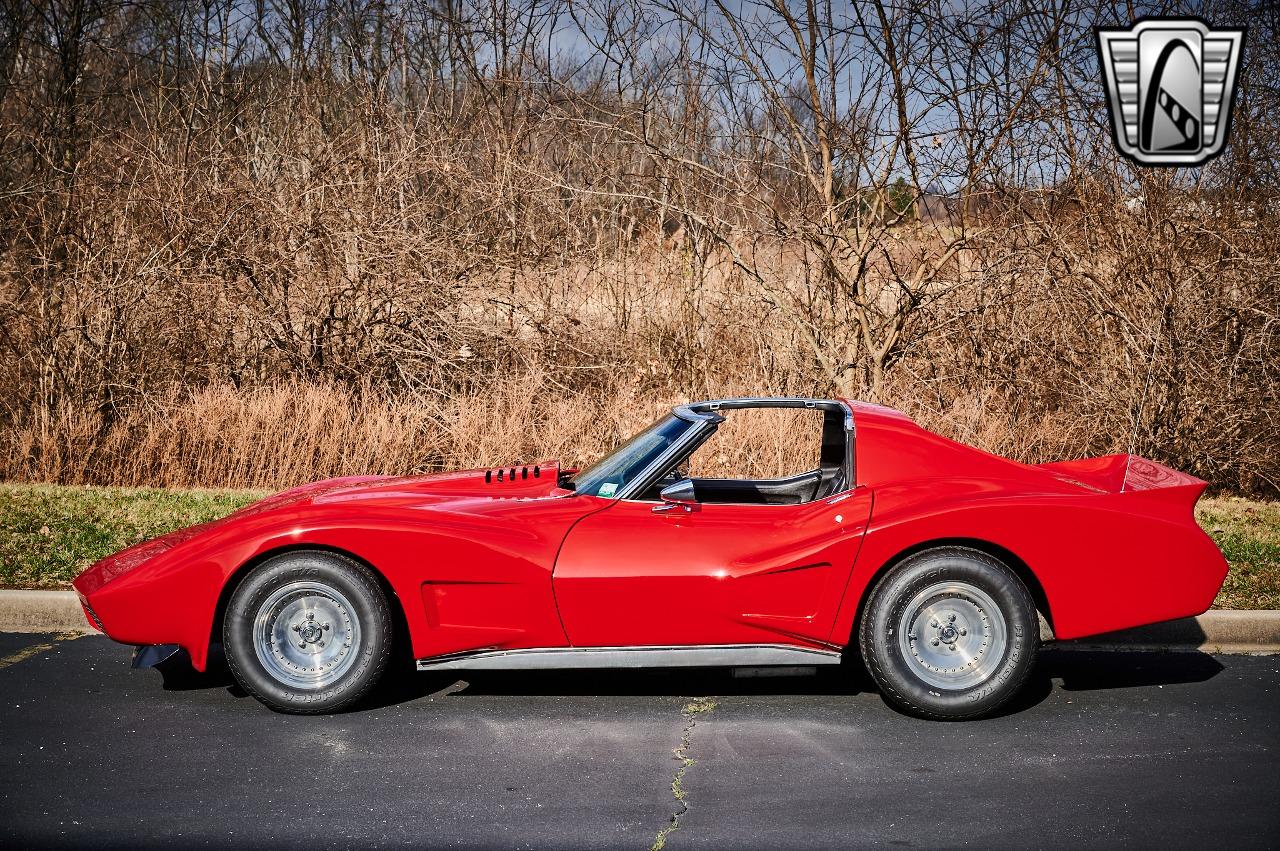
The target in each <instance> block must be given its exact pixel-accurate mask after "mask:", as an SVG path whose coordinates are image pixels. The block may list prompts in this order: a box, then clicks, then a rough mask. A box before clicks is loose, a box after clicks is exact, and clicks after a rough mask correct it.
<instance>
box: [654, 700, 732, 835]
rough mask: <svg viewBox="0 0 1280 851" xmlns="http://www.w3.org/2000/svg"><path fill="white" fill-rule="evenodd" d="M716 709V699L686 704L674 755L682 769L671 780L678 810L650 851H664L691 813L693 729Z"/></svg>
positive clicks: (672, 814)
mask: <svg viewBox="0 0 1280 851" xmlns="http://www.w3.org/2000/svg"><path fill="white" fill-rule="evenodd" d="M715 708H716V701H715V698H712V697H698V698H694V699H693V700H691V701H689V702H688V703H686V704H685V707H684V710H683V711H682V712H681V715H683V716H684V721H685V724H684V732H683V733H682V734H681V735H680V744H679V746H677V747H676V749H675V750H674V751H672V753H673V754H674V757H673V758H674V759H675V760H677V761H678V762H679V763H680V767H679V768H678V769H676V773H675V775H674V776H673V777H672V778H671V794H672V795H674V796H675V799H676V808H675V811H674V812H672V813H671V818H670V820H669V821H668V822H667V824H666V826H665V827H663V828H662V830H659V831H658V835H657V836H656V837H654V840H653V844H652V845H650V846H649V851H662V848H663V846H665V845H666V844H667V837H668V836H670V835H671V834H673V833H675V832H676V831H677V830H679V829H680V817H681V816H683V815H684V814H685V813H687V812H689V804H688V802H687V797H688V795H687V793H686V792H685V790H684V773H685V772H686V771H688V770H689V768H690V767H691V766H693V765H694V764H695V763H696V762H697V760H696V759H694V758H692V757H691V756H689V745H690V744H691V742H692V740H693V728H694V727H696V726H698V716H700V715H703V714H705V713H707V712H710V711H711V710H713V709H715Z"/></svg>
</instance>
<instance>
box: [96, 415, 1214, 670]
mask: <svg viewBox="0 0 1280 851" xmlns="http://www.w3.org/2000/svg"><path fill="white" fill-rule="evenodd" d="M761 407H791V408H809V409H812V410H814V411H815V412H816V413H817V414H818V415H820V416H821V417H822V437H821V450H820V459H819V465H818V468H817V469H815V470H811V471H808V472H806V473H804V474H802V475H799V476H794V477H790V478H787V479H772V480H748V479H700V480H699V479H688V478H685V477H683V476H682V475H680V474H679V465H680V464H681V463H683V460H684V459H687V458H688V457H689V456H690V454H691V453H692V452H694V451H695V450H697V449H698V447H700V446H701V445H702V444H703V443H705V442H706V441H707V440H708V439H710V437H711V436H712V435H714V434H715V432H716V430H717V428H718V427H719V425H720V423H721V422H723V420H724V418H725V415H726V414H728V413H729V412H731V411H735V410H739V409H746V408H761ZM628 453H630V454H629V455H628ZM619 459H621V460H619ZM624 462H625V463H624ZM611 463H612V466H610V464H611ZM626 464H629V465H630V466H626ZM602 465H603V467H604V468H605V469H604V471H603V472H601V471H600V469H599V468H600V467H601V466H602ZM602 465H597V467H595V468H592V469H589V470H586V471H583V472H581V473H578V472H577V471H565V470H561V469H560V468H559V466H558V464H557V463H556V462H554V461H551V462H546V463H541V464H536V465H513V466H504V467H498V468H489V469H479V470H467V471H462V472H452V473H443V474H435V475H422V476H407V477H383V476H363V477H354V478H343V479H333V480H329V481H324V482H318V483H315V484H309V485H305V486H302V487H299V488H295V489H292V490H288V491H285V492H283V493H280V494H276V495H275V496H271V497H268V498H266V499H264V500H262V501H260V502H258V503H255V504H253V505H250V506H248V507H246V508H243V509H241V510H239V511H237V512H235V513H233V514H231V515H230V516H228V517H226V518H223V519H221V520H218V521H215V522H212V523H208V524H204V525H201V526H195V527H191V528H188V529H182V530H179V531H176V532H173V533H171V534H168V535H164V536H162V537H160V538H157V539H155V540H151V541H147V542H144V543H140V544H137V545H135V546H132V547H130V548H128V549H126V550H123V551H122V552H119V553H117V554H115V555H113V556H111V557H109V558H106V559H103V560H102V561H100V562H98V563H97V564H95V565H93V566H92V567H90V568H89V569H88V570H86V571H85V572H84V573H82V574H81V575H80V576H79V577H78V578H77V579H76V580H75V582H74V586H75V589H76V591H77V593H78V594H79V597H80V600H81V602H82V603H83V605H84V608H85V612H86V615H87V617H88V618H89V620H90V622H91V623H92V624H93V625H94V626H95V627H97V628H98V629H100V630H102V631H103V632H105V633H106V634H107V635H108V636H109V637H111V638H113V639H115V640H116V641H120V642H123V643H127V644H134V645H143V646H150V645H176V646H178V647H181V648H182V649H183V650H185V651H186V653H187V654H188V655H189V656H190V661H191V664H192V665H193V666H194V667H195V668H196V669H198V670H203V669H204V668H205V666H206V665H207V663H208V659H209V654H210V648H211V646H212V645H215V644H217V643H218V641H219V635H220V633H219V630H220V628H221V622H222V619H223V617H224V612H225V611H226V609H227V606H228V603H229V600H230V599H231V595H232V593H233V591H234V589H235V588H236V587H237V584H238V583H239V582H241V581H242V580H243V578H244V577H245V576H246V575H249V574H250V573H252V571H254V569H255V567H256V566H258V565H261V564H263V563H264V561H266V560H268V559H270V558H272V557H275V556H279V555H281V554H287V553H290V552H295V551H303V550H305V551H309V552H317V551H318V552H322V553H323V552H328V553H334V554H340V555H341V556H343V557H344V558H348V559H350V560H352V561H353V562H356V563H358V564H360V565H362V566H364V567H365V568H366V569H367V570H368V571H369V572H370V573H372V574H373V575H374V576H375V577H376V580H377V582H378V584H379V585H380V586H381V588H382V590H383V592H384V593H385V595H386V598H387V600H388V601H390V604H391V608H392V609H393V610H398V613H399V615H402V616H403V622H404V623H405V624H406V625H407V628H408V635H409V642H410V644H411V647H412V655H413V657H414V658H415V659H416V660H417V665H418V667H419V669H424V670H428V669H476V668H530V667H633V666H648V665H744V666H757V665H814V664H824V663H835V662H838V661H839V660H840V658H841V655H842V654H843V653H844V651H845V650H846V648H848V647H849V646H850V644H851V641H853V640H854V636H855V634H856V633H855V631H856V628H857V624H858V622H859V620H860V617H861V616H862V614H863V611H864V607H865V606H866V605H867V600H868V597H869V594H870V591H871V589H872V588H873V587H874V585H875V583H876V582H877V580H878V579H880V578H881V577H883V576H884V575H885V574H886V572H888V571H890V570H891V569H892V568H894V566H895V565H898V564H900V563H902V562H903V560H904V559H907V558H909V557H911V556H912V555H913V554H916V553H920V552H923V551H928V550H930V549H933V548H940V547H961V548H968V549H971V550H973V551H976V552H980V553H984V554H986V555H987V556H989V557H991V558H993V559H996V560H998V561H999V562H1000V563H1001V564H1003V565H1005V566H1007V568H1008V569H1009V571H1010V572H1012V573H1013V574H1015V575H1016V576H1017V578H1018V580H1019V581H1020V582H1021V583H1022V584H1023V585H1025V588H1026V590H1027V592H1028V593H1029V594H1030V597H1031V598H1032V599H1033V600H1034V602H1035V606H1036V608H1037V609H1038V610H1039V613H1040V614H1041V615H1043V617H1044V618H1045V619H1046V620H1047V621H1048V623H1049V624H1050V625H1051V626H1052V630H1053V633H1054V635H1055V637H1057V638H1059V639H1073V638H1081V637H1084V636H1090V635H1095V634H1098V633H1103V632H1108V631H1112V630H1118V629H1123V628H1126V627H1132V626H1137V625H1140V624H1147V623H1153V622H1157V621H1164V620H1169V619H1173V618H1180V617H1184V616H1188V615H1195V614H1199V613H1201V612H1203V611H1205V610H1206V609H1207V608H1208V607H1209V605H1210V603H1211V602H1212V600H1213V598H1214V596H1215V594H1216V593H1217V591H1218V589H1219V587H1220V586H1221V584H1222V582H1223V580H1224V578H1225V576H1226V572H1227V565H1226V562H1225V560H1224V558H1223V556H1222V554H1221V552H1220V551H1219V550H1218V548H1217V546H1216V545H1215V544H1214V542H1213V541H1212V539H1210V538H1209V537H1208V536H1207V535H1206V534H1205V533H1204V532H1203V531H1202V530H1201V529H1200V528H1199V526H1198V525H1197V524H1196V522H1195V520H1194V517H1193V514H1192V509H1193V507H1194V505H1195V502H1196V500H1197V499H1198V497H1199V495H1200V494H1201V492H1202V491H1203V490H1204V488H1205V483H1204V482H1203V481H1201V480H1199V479H1196V478H1194V477H1191V476H1188V475H1185V474H1183V473H1179V472H1177V471H1175V470H1172V469H1170V468H1168V467H1165V466H1163V465H1161V464H1158V463H1156V462H1153V461H1149V460H1146V459H1143V458H1138V457H1136V456H1131V455H1113V456H1107V457H1102V458H1092V459H1086V460H1078V461H1066V462H1057V463H1051V464H1042V465H1029V464H1022V463H1018V462H1015V461H1012V460H1008V459H1005V458H1001V457H997V456H994V455H991V454H989V453H986V452H983V451H981V450H979V449H975V448H973V447H969V446H966V445H963V444H960V443H957V442H955V441H952V440H949V439H947V438H944V437H942V436H940V435H937V434H934V433H932V432H929V431H927V430H925V429H923V428H921V427H920V426H919V425H917V424H916V423H915V422H913V421H912V420H911V419H909V418H908V417H907V416H905V415H903V414H902V413H899V412H897V411H894V410H891V409H889V408H885V407H881V406H878V405H872V404H867V403H860V402H852V401H848V400H844V399H834V400H823V399H795V398H784V399H767V398H760V399H725V400H717V401H709V402H700V403H695V404H689V405H682V406H679V407H677V408H675V409H674V410H673V412H672V413H671V414H670V416H668V417H666V418H664V419H662V420H660V421H659V422H658V423H656V424H655V425H654V426H653V427H651V428H650V429H647V430H646V431H645V432H642V433H641V435H639V436H638V437H637V438H636V439H635V440H633V441H632V442H631V443H629V444H627V445H625V446H624V447H622V448H621V449H620V450H618V451H617V452H615V453H613V454H611V455H610V456H609V457H608V458H606V459H605V460H604V461H603V462H602ZM624 466H626V469H625V471H622V468H623V467H624ZM575 474H576V475H575ZM602 476H603V478H602ZM953 617H954V616H953ZM295 628H296V626H295ZM934 643H935V644H936V643H937V642H936V641H935V642H934Z"/></svg>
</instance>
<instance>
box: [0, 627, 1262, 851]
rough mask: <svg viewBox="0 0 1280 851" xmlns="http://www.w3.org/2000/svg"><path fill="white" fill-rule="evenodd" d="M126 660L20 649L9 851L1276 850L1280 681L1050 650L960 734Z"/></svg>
mask: <svg viewBox="0 0 1280 851" xmlns="http://www.w3.org/2000/svg"><path fill="white" fill-rule="evenodd" d="M129 656H130V651H129V648H126V647H122V646H120V645H117V644H113V643H112V642H110V641H107V640H106V639H103V638H99V637H85V638H75V639H60V638H59V637H57V636H33V635H12V634H0V844H3V845H5V846H14V847H27V848H31V847H49V846H77V847H101V848H125V847H128V848H146V847H158V846H165V847H175V846H182V847H213V848H259V847H266V846H270V847H272V848H300V849H311V851H315V849H323V848H346V847H366V846H379V847H438V848H565V849H567V848H578V847H584V848H585V847H600V848H606V847H607V848H634V849H647V848H651V847H652V846H653V845H654V843H655V842H656V841H658V840H659V837H661V838H662V840H663V841H665V847H666V848H667V849H671V850H672V851H679V849H682V848H715V847H725V848H737V849H751V848H783V847H796V848H857V847H870V846H877V847H885V846H892V847H902V848H912V847H920V848H930V849H938V848H963V847H970V848H983V849H987V848H1032V847H1043V848H1053V847H1070V848H1092V847H1096V848H1115V847H1118V846H1120V845H1127V846H1130V847H1152V848H1161V849H1169V848H1203V847H1206V846H1213V847H1217V848H1232V849H1235V848H1249V847H1258V848H1261V847H1274V846H1277V845H1280V759H1277V756H1278V755H1280V724H1278V723H1277V722H1280V657H1274V656H1272V657H1244V656H1219V657H1212V656H1206V655H1202V654H1198V653H1178V654H1142V653H1088V652H1083V651H1061V650H1059V651H1047V652H1044V653H1042V655H1041V659H1040V664H1039V667H1038V669H1037V672H1036V674H1035V675H1034V680H1033V683H1032V685H1031V687H1030V688H1029V689H1028V690H1027V692H1026V693H1025V694H1024V696H1023V698H1022V699H1021V700H1020V701H1019V702H1018V703H1017V705H1015V706H1013V707H1010V709H1009V710H1008V711H1007V712H1005V713H1003V714H1002V715H1001V716H999V717H996V718H992V719H987V720H983V721H976V722H965V723H959V724H941V723H932V722H928V721H919V720H916V719H913V718H909V717H905V716H903V715H900V714H898V713H896V712H894V711H893V710H891V709H889V708H888V707H887V706H886V705H885V704H884V703H883V702H882V701H881V700H880V698H879V696H878V695H877V694H875V692H874V690H873V689H872V688H871V686H870V685H869V683H868V682H867V680H866V675H865V674H864V673H861V672H860V671H859V670H858V669H856V668H851V669H850V670H840V671H824V672H822V673H821V675H819V676H815V677H787V678H778V677H770V678H734V677H733V676H732V675H731V673H730V672H728V671H724V670H717V671H681V672H646V673H640V674H634V673H633V674H608V673H599V672H580V673H575V672H558V673H552V674H544V673H539V674H536V675H532V674H530V675H524V674H520V675H511V674H498V673H491V674H488V675H486V676H484V677H479V676H477V677H475V678H474V679H471V680H469V681H453V680H449V679H441V678H440V677H438V676H436V677H434V678H433V676H432V675H413V674H410V675H408V676H406V677H404V678H402V679H401V680H400V682H399V685H398V686H397V687H395V688H392V689H388V690H386V691H385V692H384V693H383V694H381V695H380V697H379V699H378V700H377V701H376V702H375V703H374V704H373V705H371V706H368V707H366V708H364V709H361V710H359V711H355V712H351V713H348V714H345V715H340V716H334V717H290V716H284V715H277V714H274V713H272V712H270V711H268V710H267V709H265V708H264V707H262V706H261V705H259V704H258V703H257V702H256V701H254V700H253V699H251V698H248V697H246V696H245V695H244V694H243V693H242V692H241V691H240V690H239V689H237V688H236V687H235V686H234V685H233V684H232V683H231V681H230V680H229V679H227V678H226V676H225V674H223V675H213V676H206V677H199V678H190V677H187V678H183V677H182V676H180V675H179V674H177V673H172V672H171V673H170V674H169V675H168V676H166V675H165V674H164V673H162V672H161V671H158V670H142V671H133V670H130V669H129V666H128V662H129ZM699 698H704V699H702V700H699ZM677 749H679V750H680V755H681V757H682V758H677V756H676V755H675V753H674V752H675V751H676V750H677ZM677 776H678V778H679V782H678V784H677V786H678V788H679V790H680V792H681V794H682V795H683V801H680V800H677V798H676V796H675V795H674V794H673V789H672V785H673V781H675V780H676V778H677ZM677 814H678V821H677V822H676V823H675V824H673V823H672V818H673V816H675V815H677Z"/></svg>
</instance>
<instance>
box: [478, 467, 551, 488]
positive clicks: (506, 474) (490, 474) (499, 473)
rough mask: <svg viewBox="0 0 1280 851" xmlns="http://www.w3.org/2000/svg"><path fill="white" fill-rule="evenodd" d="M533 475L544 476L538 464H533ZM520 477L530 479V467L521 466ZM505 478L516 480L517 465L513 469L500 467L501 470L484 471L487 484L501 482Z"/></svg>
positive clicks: (510, 480)
mask: <svg viewBox="0 0 1280 851" xmlns="http://www.w3.org/2000/svg"><path fill="white" fill-rule="evenodd" d="M495 474H496V475H495ZM533 477H534V478H535V479H540V478H542V468H541V467H540V466H538V465H536V464H535V465H534V466H533ZM519 478H521V479H528V478H529V468H528V467H521V468H520V472H519ZM504 479H505V480H506V481H509V482H514V481H515V480H516V468H515V467H512V468H511V469H509V470H501V469H500V470H485V471H484V483H485V484H492V483H493V482H494V481H499V482H501V481H503V480H504Z"/></svg>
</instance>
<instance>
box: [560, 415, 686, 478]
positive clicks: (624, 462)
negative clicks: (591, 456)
mask: <svg viewBox="0 0 1280 851" xmlns="http://www.w3.org/2000/svg"><path fill="white" fill-rule="evenodd" d="M690 428H693V423H689V422H686V421H684V420H682V419H680V418H679V417H675V416H668V417H664V418H663V419H660V420H658V421H657V422H656V423H654V424H653V425H651V426H649V427H648V428H647V429H645V430H644V431H642V432H640V433H639V434H637V435H636V436H635V437H633V438H631V439H630V440H628V441H627V442H626V443H624V444H622V446H620V447H619V448H617V449H615V450H614V451H613V452H611V453H610V454H609V455H607V456H605V457H604V458H603V459H601V460H600V461H598V462H596V463H595V464H593V465H592V466H591V467H590V468H588V469H586V470H583V471H582V472H581V473H579V474H578V475H576V476H574V478H573V489H574V490H575V491H577V492H578V493H585V494H590V495H591V496H602V497H606V498H608V497H613V496H616V495H617V493H618V492H619V491H620V490H622V487H623V485H626V484H627V483H628V482H630V481H631V480H632V479H634V478H636V477H637V476H639V475H640V474H641V473H642V472H644V470H645V469H646V468H647V467H648V466H649V465H650V464H652V463H653V462H654V459H656V458H657V457H658V456H659V455H661V454H662V453H663V452H666V451H667V449H669V448H670V447H671V445H672V444H673V443H675V442H676V441H677V440H679V439H680V436H681V435H683V434H684V433H685V432H686V431H688V430H689V429H690Z"/></svg>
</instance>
